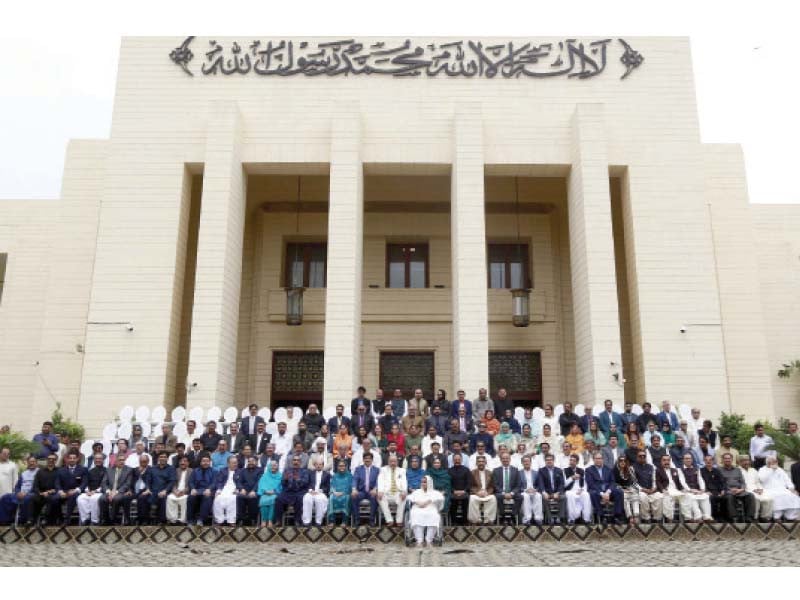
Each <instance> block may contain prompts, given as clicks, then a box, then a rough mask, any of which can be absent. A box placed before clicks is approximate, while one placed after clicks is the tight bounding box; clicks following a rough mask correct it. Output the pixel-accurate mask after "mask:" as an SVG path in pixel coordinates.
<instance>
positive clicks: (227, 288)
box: [186, 102, 245, 409]
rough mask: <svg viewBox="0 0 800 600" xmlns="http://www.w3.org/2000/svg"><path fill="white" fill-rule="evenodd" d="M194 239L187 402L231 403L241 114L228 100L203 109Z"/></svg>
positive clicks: (238, 276) (240, 234)
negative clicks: (205, 123) (204, 128)
mask: <svg viewBox="0 0 800 600" xmlns="http://www.w3.org/2000/svg"><path fill="white" fill-rule="evenodd" d="M209 115H210V117H209V122H208V129H207V133H206V157H205V167H204V170H203V196H202V201H201V205H200V229H199V232H198V240H197V274H196V277H195V290H194V308H193V313H192V341H191V346H190V351H189V374H188V380H189V382H190V383H193V382H196V383H197V387H194V388H190V389H189V393H188V394H187V397H186V398H187V400H186V403H187V406H188V407H190V408H191V407H194V406H202V407H204V408H209V407H211V406H219V407H220V408H222V409H225V408H226V407H228V406H232V405H233V404H234V393H235V389H236V337H237V334H238V330H239V293H240V289H241V281H242V244H243V240H244V221H245V190H244V182H245V179H244V173H243V169H242V161H241V117H240V115H239V109H238V107H237V106H236V105H235V104H234V105H233V106H232V105H231V104H230V103H229V102H224V103H223V102H215V103H213V104H212V106H211V109H210V111H209Z"/></svg>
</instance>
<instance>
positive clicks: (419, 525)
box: [408, 476, 444, 547]
mask: <svg viewBox="0 0 800 600" xmlns="http://www.w3.org/2000/svg"><path fill="white" fill-rule="evenodd" d="M408 500H409V501H410V502H411V513H410V514H409V524H410V525H411V529H412V531H413V532H414V538H415V539H416V540H417V546H418V547H420V546H422V544H423V542H425V541H427V543H428V545H429V546H430V545H431V544H432V543H433V540H434V538H435V537H436V534H437V532H438V531H439V525H440V523H441V519H440V517H439V511H440V510H441V508H442V506H443V505H444V496H442V493H441V492H438V491H436V490H435V489H433V480H432V479H431V478H430V477H428V476H426V477H423V478H422V481H421V487H420V488H419V489H418V490H414V493H413V494H411V495H410V496H409V497H408ZM426 529H427V531H426Z"/></svg>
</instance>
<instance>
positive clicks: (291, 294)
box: [285, 287, 306, 325]
mask: <svg viewBox="0 0 800 600" xmlns="http://www.w3.org/2000/svg"><path fill="white" fill-rule="evenodd" d="M285 289H286V324H287V325H302V324H303V292H305V291H306V288H304V287H287V288H285Z"/></svg>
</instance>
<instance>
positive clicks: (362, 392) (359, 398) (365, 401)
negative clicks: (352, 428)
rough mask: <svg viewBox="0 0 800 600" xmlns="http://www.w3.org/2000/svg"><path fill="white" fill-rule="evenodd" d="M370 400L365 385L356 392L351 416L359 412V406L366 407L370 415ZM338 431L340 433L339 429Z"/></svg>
mask: <svg viewBox="0 0 800 600" xmlns="http://www.w3.org/2000/svg"><path fill="white" fill-rule="evenodd" d="M369 404H370V403H369V398H367V388H365V387H364V386H363V385H360V386H358V390H356V397H355V398H353V399H352V400H351V401H350V414H351V415H354V414H356V412H358V407H359V406H364V407H365V408H366V409H367V411H366V412H367V413H369ZM336 431H339V430H338V429H337V430H336Z"/></svg>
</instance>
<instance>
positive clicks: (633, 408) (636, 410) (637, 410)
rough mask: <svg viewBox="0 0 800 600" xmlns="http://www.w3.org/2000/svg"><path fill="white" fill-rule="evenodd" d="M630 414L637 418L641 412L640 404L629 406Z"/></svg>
mask: <svg viewBox="0 0 800 600" xmlns="http://www.w3.org/2000/svg"><path fill="white" fill-rule="evenodd" d="M631 412H632V413H633V414H635V415H636V416H637V417H638V416H639V415H640V414H642V412H643V411H642V406H641V405H640V404H634V405H633V406H631Z"/></svg>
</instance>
